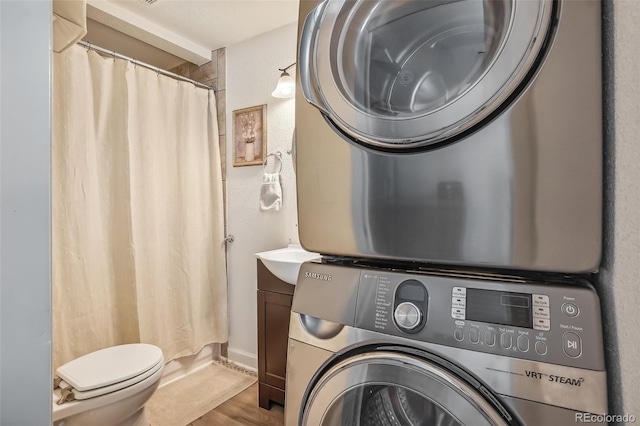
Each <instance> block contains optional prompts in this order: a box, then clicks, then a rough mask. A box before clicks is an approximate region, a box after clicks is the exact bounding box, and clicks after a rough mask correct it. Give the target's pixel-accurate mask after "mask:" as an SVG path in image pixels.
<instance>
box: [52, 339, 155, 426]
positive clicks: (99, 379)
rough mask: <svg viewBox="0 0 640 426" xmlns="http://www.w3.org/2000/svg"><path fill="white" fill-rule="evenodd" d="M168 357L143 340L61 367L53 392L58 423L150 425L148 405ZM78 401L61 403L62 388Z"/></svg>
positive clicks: (60, 425) (68, 425) (55, 422)
mask: <svg viewBox="0 0 640 426" xmlns="http://www.w3.org/2000/svg"><path fill="white" fill-rule="evenodd" d="M163 370H164V357H163V355H162V351H161V350H160V348H158V347H157V346H153V345H148V344H145V343H134V344H129V345H121V346H113V347H110V348H106V349H101V350H99V351H96V352H92V353H90V354H87V355H84V356H82V357H80V358H77V359H74V360H73V361H71V362H68V363H67V364H65V365H63V366H61V367H59V368H58V369H57V370H56V375H57V377H59V378H60V379H62V383H61V384H60V387H59V388H56V389H55V390H54V392H53V425H54V426H79V425H82V426H90V425H91V426H93V425H96V426H97V425H102V426H107V425H109V426H147V425H148V422H147V419H146V416H145V412H144V404H145V403H146V402H147V401H148V400H149V398H150V397H151V395H153V392H155V390H156V389H157V388H158V385H159V384H160V378H161V377H162V372H163ZM68 387H71V388H73V389H72V392H73V398H75V400H72V401H67V402H64V403H62V404H60V405H58V404H57V401H58V400H59V399H60V398H61V396H62V395H63V393H65V392H64V390H63V389H61V388H68Z"/></svg>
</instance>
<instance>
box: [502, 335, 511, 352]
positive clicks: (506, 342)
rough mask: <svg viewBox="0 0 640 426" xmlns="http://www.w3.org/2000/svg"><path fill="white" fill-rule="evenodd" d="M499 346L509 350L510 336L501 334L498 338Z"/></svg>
mask: <svg viewBox="0 0 640 426" xmlns="http://www.w3.org/2000/svg"><path fill="white" fill-rule="evenodd" d="M500 346H502V347H503V348H505V349H510V348H511V335H510V334H507V333H502V335H501V336H500Z"/></svg>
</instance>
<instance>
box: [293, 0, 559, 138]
mask: <svg viewBox="0 0 640 426" xmlns="http://www.w3.org/2000/svg"><path fill="white" fill-rule="evenodd" d="M552 9H553V3H552V0H528V1H518V2H516V1H515V0H429V1H371V0H367V1H345V0H327V1H325V2H324V3H322V4H321V5H320V6H319V7H318V8H317V9H316V10H315V11H314V12H312V13H311V14H310V15H309V16H308V17H307V20H306V22H305V25H304V29H303V36H302V42H301V64H300V66H301V84H302V85H303V89H304V90H303V92H304V94H305V96H306V97H307V99H308V100H309V101H310V102H311V103H313V104H315V105H316V106H318V107H319V108H320V109H321V110H322V111H323V112H324V113H325V115H326V116H327V117H328V118H329V119H330V120H331V121H332V122H333V123H334V124H335V125H336V126H337V127H339V128H340V129H341V130H342V131H343V132H345V133H346V134H348V135H349V136H350V137H351V138H354V139H356V140H357V141H361V142H364V143H367V144H370V145H374V146H379V147H394V146H396V147H397V146H406V145H407V144H410V145H412V146H415V145H417V146H421V145H429V144H432V143H436V142H439V141H441V140H443V139H446V138H450V137H452V136H454V135H456V134H459V133H461V132H463V131H465V130H468V129H469V128H471V127H473V126H474V125H476V124H478V123H479V122H481V121H482V120H483V119H485V118H487V116H488V115H490V114H491V113H492V112H493V111H495V110H496V109H497V108H499V107H500V106H501V105H502V103H503V102H505V101H506V99H507V98H508V97H509V96H510V95H512V94H513V93H514V92H515V91H516V89H517V88H518V87H520V86H522V85H523V84H525V83H526V77H527V75H528V74H530V72H531V71H532V69H533V68H535V63H536V59H537V58H538V57H539V56H540V55H541V54H542V50H543V49H542V46H543V44H544V42H545V40H546V38H547V36H548V35H549V34H550V27H551V25H550V22H551V15H552Z"/></svg>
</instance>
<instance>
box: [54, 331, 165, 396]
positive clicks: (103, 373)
mask: <svg viewBox="0 0 640 426" xmlns="http://www.w3.org/2000/svg"><path fill="white" fill-rule="evenodd" d="M163 360H164V358H163V356H162V351H161V350H160V348H158V347H157V346H153V345H148V344H146V343H134V344H129V345H120V346H113V347H110V348H106V349H101V350H99V351H96V352H92V353H90V354H87V355H84V356H81V357H80V358H77V359H74V360H73V361H70V362H68V363H66V364H65V365H63V366H61V367H58V369H57V370H56V373H57V375H58V377H60V378H61V379H62V380H64V381H65V382H67V383H68V384H70V385H71V386H72V387H73V388H74V389H76V390H78V391H91V390H95V389H98V388H103V387H105V386H110V385H113V384H114V383H119V382H124V381H125V380H129V379H132V378H133V377H136V376H140V375H142V374H143V373H145V372H146V371H149V370H150V369H152V368H153V367H155V366H157V365H158V364H159V363H161V362H162V361H163Z"/></svg>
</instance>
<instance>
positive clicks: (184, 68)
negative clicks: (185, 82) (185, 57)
mask: <svg viewBox="0 0 640 426" xmlns="http://www.w3.org/2000/svg"><path fill="white" fill-rule="evenodd" d="M191 65H192V64H190V63H189V62H185V63H184V64H182V65H178V66H177V67H175V68H171V69H170V70H169V72H172V73H174V74H178V75H181V76H183V77H187V78H190V77H189V67H190V66H191Z"/></svg>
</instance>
